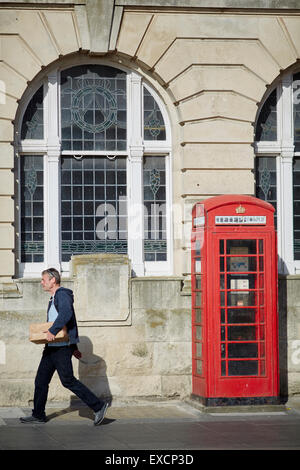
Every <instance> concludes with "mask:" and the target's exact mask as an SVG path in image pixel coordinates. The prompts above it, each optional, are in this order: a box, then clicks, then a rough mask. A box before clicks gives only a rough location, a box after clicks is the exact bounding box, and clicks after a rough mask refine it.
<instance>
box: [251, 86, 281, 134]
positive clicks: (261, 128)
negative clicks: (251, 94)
mask: <svg viewBox="0 0 300 470" xmlns="http://www.w3.org/2000/svg"><path fill="white" fill-rule="evenodd" d="M255 140H256V141H276V140H277V91H276V88H275V90H274V91H273V92H272V93H271V94H270V96H269V97H268V98H267V100H266V102H265V104H264V105H263V107H262V109H261V111H260V114H259V118H258V122H257V126H256V135H255Z"/></svg>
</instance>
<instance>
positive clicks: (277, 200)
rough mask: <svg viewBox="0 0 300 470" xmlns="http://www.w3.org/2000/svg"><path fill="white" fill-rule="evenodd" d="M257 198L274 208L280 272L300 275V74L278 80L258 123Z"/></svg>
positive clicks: (258, 118) (284, 76)
mask: <svg viewBox="0 0 300 470" xmlns="http://www.w3.org/2000/svg"><path fill="white" fill-rule="evenodd" d="M255 138H256V142H255V150H256V195H257V197H259V198H261V199H264V200H266V201H268V202H270V203H271V204H273V205H274V207H275V209H276V213H275V215H276V224H277V232H278V252H279V261H280V263H279V269H280V271H281V272H283V273H290V274H294V273H299V272H300V73H292V72H291V73H287V74H285V75H283V77H282V78H281V79H280V80H278V82H277V83H276V86H275V87H274V88H273V90H272V91H271V93H269V94H268V96H267V97H266V99H265V101H264V103H263V104H262V106H261V108H260V110H259V113H258V117H257V123H256V134H255Z"/></svg>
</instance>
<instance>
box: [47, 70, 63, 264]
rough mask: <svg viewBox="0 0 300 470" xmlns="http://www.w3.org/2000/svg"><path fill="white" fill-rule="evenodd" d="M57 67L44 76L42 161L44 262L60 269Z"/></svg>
mask: <svg viewBox="0 0 300 470" xmlns="http://www.w3.org/2000/svg"><path fill="white" fill-rule="evenodd" d="M58 81H59V74H58V72H57V71H55V72H54V73H52V74H50V75H49V76H48V93H47V106H46V109H47V114H48V116H47V118H48V119H47V121H46V122H47V123H48V128H47V136H48V142H47V160H46V165H45V167H46V168H45V170H46V171H45V262H46V265H47V266H51V267H54V268H56V269H60V259H61V257H60V190H59V188H60V184H59V182H60V172H59V163H60V142H59V106H58Z"/></svg>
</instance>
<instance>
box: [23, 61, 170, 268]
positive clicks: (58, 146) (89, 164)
mask: <svg viewBox="0 0 300 470" xmlns="http://www.w3.org/2000/svg"><path fill="white" fill-rule="evenodd" d="M22 110H23V114H22ZM169 129H170V126H169V123H168V117H167V115H166V112H165V110H164V107H163V104H162V102H161V100H160V98H159V97H158V95H157V94H156V93H155V92H154V91H153V90H152V88H151V87H150V86H149V85H148V84H147V83H145V82H144V80H143V79H142V78H141V77H140V76H139V75H137V74H136V73H133V72H128V71H126V70H123V69H120V68H116V67H115V66H112V65H110V64H100V63H98V64H97V63H82V64H78V65H74V66H72V67H68V68H66V69H57V70H54V71H52V72H51V73H50V74H49V75H47V77H45V79H44V81H43V83H41V84H39V85H38V87H37V88H36V91H35V92H33V93H32V94H31V95H29V97H28V98H27V105H25V106H24V107H23V108H21V109H20V111H19V125H18V130H17V138H16V149H17V151H16V154H17V157H18V160H19V175H20V178H19V181H20V188H19V189H20V190H19V207H20V217H19V220H20V223H19V234H20V236H19V240H20V241H19V253H18V260H19V264H20V275H22V274H23V275H25V276H26V275H33V274H39V273H40V270H41V269H43V268H44V266H50V265H51V266H55V267H58V268H60V269H62V271H63V272H65V273H68V271H69V262H70V259H71V256H72V255H75V254H84V253H121V254H127V253H128V255H129V258H130V259H131V263H132V268H133V271H134V272H135V273H136V274H137V275H144V274H158V273H162V274H163V273H165V274H170V273H171V272H172V268H171V243H170V241H171V236H170V233H171V229H170V222H171V221H170V218H169V217H168V216H167V214H168V213H170V211H168V206H169V205H170V185H169V184H168V183H167V182H168V181H169V180H170V177H169V172H170V130H169Z"/></svg>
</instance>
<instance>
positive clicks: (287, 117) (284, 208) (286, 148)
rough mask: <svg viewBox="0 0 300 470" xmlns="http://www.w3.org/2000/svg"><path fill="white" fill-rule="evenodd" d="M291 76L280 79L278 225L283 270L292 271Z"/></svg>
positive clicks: (292, 148) (292, 140)
mask: <svg viewBox="0 0 300 470" xmlns="http://www.w3.org/2000/svg"><path fill="white" fill-rule="evenodd" d="M292 85H293V76H292V75H291V74H289V75H286V76H285V77H284V78H283V80H282V103H281V104H282V116H281V117H282V121H281V122H282V150H281V172H280V192H281V194H280V200H281V207H280V227H284V228H285V229H284V230H283V231H282V234H281V235H282V236H281V252H282V257H283V259H284V264H285V271H286V272H287V273H290V274H293V273H294V254H293V245H294V241H293V157H294V138H293V87H292Z"/></svg>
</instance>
